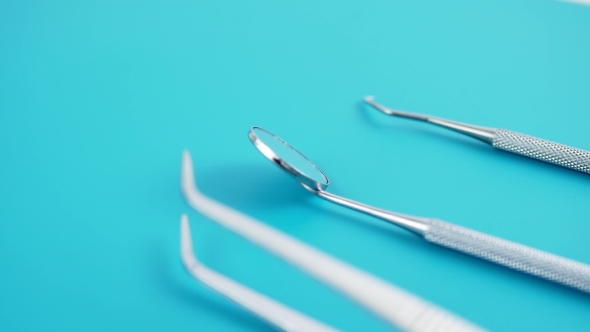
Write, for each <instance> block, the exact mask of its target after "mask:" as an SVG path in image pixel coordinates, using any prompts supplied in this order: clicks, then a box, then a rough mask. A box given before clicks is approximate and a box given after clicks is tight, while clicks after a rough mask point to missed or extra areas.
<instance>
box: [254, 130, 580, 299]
mask: <svg viewBox="0 0 590 332" xmlns="http://www.w3.org/2000/svg"><path fill="white" fill-rule="evenodd" d="M248 137H249V138H250V140H251V141H252V143H253V144H254V146H255V147H256V148H257V149H258V150H259V151H260V152H261V153H262V154H263V155H264V156H265V157H266V158H268V159H269V160H270V161H272V162H273V163H275V164H276V165H278V166H279V167H281V168H282V169H283V170H285V171H286V172H288V173H289V174H291V175H292V176H294V177H295V179H296V180H297V181H298V182H299V183H300V184H301V185H302V186H303V187H304V188H305V189H306V190H307V191H309V192H311V193H313V194H315V195H317V196H319V197H321V198H323V199H325V200H328V201H330V202H333V203H336V204H339V205H342V206H345V207H347V208H350V209H353V210H356V211H359V212H362V213H365V214H368V215H371V216H374V217H377V218H379V219H382V220H385V221H387V222H390V223H392V224H394V225H397V226H400V227H403V228H405V229H407V230H409V231H412V232H414V233H415V234H417V235H419V236H420V237H422V238H423V239H425V240H426V241H428V242H431V243H435V244H437V245H440V246H443V247H447V248H450V249H454V250H457V251H461V252H463V253H465V254H468V255H472V256H476V257H479V258H482V259H485V260H488V261H491V262H493V263H496V264H499V265H503V266H506V267H508V268H512V269H514V270H518V271H521V272H524V273H528V274H532V275H535V276H537V277H541V278H545V279H548V280H550V281H553V282H557V283H560V284H562V285H565V286H569V287H572V288H575V289H578V290H581V291H583V292H587V293H590V266H589V265H586V264H583V263H579V262H576V261H573V260H570V259H567V258H563V257H559V256H556V255H553V254H549V253H546V252H543V251H540V250H537V249H533V248H530V247H526V246H523V245H520V244H516V243H513V242H510V241H506V240H503V239H500V238H497V237H493V236H491V235H487V234H483V233H480V232H477V231H474V230H471V229H467V228H464V227H461V226H458V225H454V224H451V223H447V222H444V221H441V220H436V219H429V218H420V217H414V216H408V215H404V214H400V213H396V212H392V211H386V210H382V209H378V208H375V207H372V206H369V205H366V204H362V203H359V202H355V201H353V200H350V199H347V198H344V197H340V196H337V195H334V194H332V193H329V192H327V191H325V189H326V188H327V187H328V185H329V184H330V181H329V180H328V177H327V176H326V175H324V173H322V171H320V169H319V168H318V167H317V166H316V165H315V164H314V163H312V162H311V161H310V160H309V159H308V158H307V157H305V156H304V155H303V154H302V153H301V152H299V151H297V150H296V149H295V148H294V147H292V146H291V145H289V144H288V143H287V142H285V141H284V140H282V139H281V138H279V137H278V136H276V135H274V134H273V133H271V132H269V131H268V130H265V129H262V128H260V127H252V128H251V129H250V132H249V133H248Z"/></svg>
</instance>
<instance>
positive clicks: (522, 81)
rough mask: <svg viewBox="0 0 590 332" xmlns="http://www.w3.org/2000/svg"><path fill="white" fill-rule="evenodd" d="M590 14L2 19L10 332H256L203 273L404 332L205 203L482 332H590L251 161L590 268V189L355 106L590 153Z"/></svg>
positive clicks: (408, 10) (250, 11)
mask: <svg viewBox="0 0 590 332" xmlns="http://www.w3.org/2000/svg"><path fill="white" fill-rule="evenodd" d="M589 32H590V7H584V6H581V5H574V4H568V3H561V2H549V1H542V0H538V1H514V0H494V1H468V0H464V1H457V0H452V1H444V2H441V1H418V2H411V3H408V2H407V1H369V2H366V1H365V2H357V3H354V2H347V3H344V2H342V1H331V2H326V1H324V2H322V3H321V4H318V3H317V2H316V1H297V2H286V1H255V2H228V1H199V2H195V1H147V2H144V1H135V2H132V1H98V2H84V1H83V2H80V1H69V2H67V1H51V2H40V1H38V2H32V1H3V2H2V3H1V4H0V152H1V157H0V158H1V159H0V330H2V331H38V330H53V331H68V330H76V331H79V330H96V331H105V330H119V331H128V330H166V331H173V330H187V331H188V330H195V331H236V330H240V331H265V330H271V329H270V328H269V327H268V326H267V325H266V324H264V323H263V322H261V321H259V320H258V319H256V318H254V317H252V316H250V315H249V314H247V313H246V312H244V311H242V310H241V309H239V308H237V307H235V306H234V305H233V304H231V303H229V302H227V301H226V300H224V299H223V298H220V297H218V296H217V295H216V294H214V293H212V292H210V291H209V290H208V289H206V288H204V287H203V286H202V285H200V284H199V283H197V282H195V281H193V280H192V279H191V278H190V277H189V276H188V275H187V273H185V271H184V270H183V268H182V267H181V264H180V259H179V250H178V245H179V219H180V215H181V213H184V212H188V214H189V217H190V219H191V225H192V228H193V232H194V240H195V242H196V244H195V251H196V253H197V255H198V256H199V257H200V258H201V260H202V261H203V262H205V263H206V264H208V265H209V266H210V267H212V268H214V269H216V270H218V271H220V272H222V273H224V274H226V275H228V276H230V277H231V278H234V279H235V280H237V281H239V282H242V283H244V284H246V285H248V286H250V287H252V288H254V289H256V290H259V291H261V292H263V293H265V294H267V295H269V296H271V297H273V298H276V299H278V300H280V301H282V302H284V303H286V304H288V305H290V306H292V307H294V308H296V309H298V310H301V311H302V312H304V313H307V314H309V315H311V316H313V317H316V318H317V319H320V320H322V321H324V322H326V323H328V324H331V325H333V326H334V327H337V328H340V329H343V330H347V331H387V330H388V329H389V326H388V325H387V324H386V323H384V322H383V321H381V320H380V319H378V318H376V317H374V316H373V315H372V314H370V313H369V312H367V311H365V310H363V309H362V308H360V307H359V306H357V305H356V304H355V303H353V302H351V301H349V300H348V299H346V298H344V297H343V296H341V295H339V294H338V293H336V292H334V291H332V290H331V289H329V288H327V287H325V286H324V285H323V284H321V283H319V282H317V281H315V280H314V279H312V278H311V277H309V276H307V275H305V274H303V273H301V272H299V271H298V270H296V269H295V268H293V267H291V266H290V265H287V264H286V263H284V262H282V261H280V260H279V259H277V258H275V257H273V256H271V255H270V254H268V253H266V252H264V251H263V250H261V249H259V248H257V247H255V246H254V245H252V244H250V243H248V242H247V241H245V240H242V239H241V238H239V237H238V236H236V235H234V234H232V233H230V232H229V231H227V230H225V229H223V228H221V227H219V226H217V225H216V224H214V223H213V222H211V221H210V220H207V219H206V218H204V217H202V216H200V215H199V214H197V213H196V212H194V211H192V210H191V209H190V208H189V207H188V205H187V204H186V203H185V202H184V199H183V198H182V196H181V195H180V192H179V170H180V157H181V151H182V149H183V148H187V149H189V150H190V151H191V152H192V155H193V160H194V162H195V173H196V179H197V182H198V184H199V186H200V188H201V189H202V190H203V191H204V192H205V193H206V194H207V195H210V196H211V197H213V198H215V199H218V200H219V201H221V202H223V203H225V204H227V205H229V206H231V207H234V208H237V209H239V210H241V211H243V212H245V213H247V214H249V215H252V216H254V217H256V218H258V219H260V220H262V221H264V222H266V223H268V224H270V225H272V226H274V227H276V228H278V229H280V230H282V231H285V232H287V233H289V234H291V235H293V236H294V237H296V238H298V239H301V240H302V241H304V242H306V243H309V244H311V245H314V246H316V247H318V248H320V249H322V250H324V251H326V252H328V253H330V254H332V255H334V256H336V257H339V258H341V259H342V260H344V261H346V262H349V263H351V264H354V265H356V266H358V267H360V268H362V269H364V270H366V271H369V272H370V273H372V274H374V275H377V276H379V277H381V278H383V279H385V280H387V281H389V282H391V283H394V284H396V285H398V286H400V287H403V288H405V289H407V290H409V291H411V292H414V293H415V294H418V295H420V296H422V297H424V298H425V299H428V300H430V301H432V302H434V303H437V304H439V305H441V306H443V307H445V308H447V309H449V310H451V311H453V312H455V313H457V314H459V315H461V316H463V317H465V318H467V319H470V320H471V321H473V322H475V323H477V324H479V325H481V326H483V327H486V328H489V329H491V330H503V331H525V330H526V331H557V330H562V331H563V330H569V331H574V330H578V331H588V330H590V297H589V296H588V295H584V294H582V293H579V292H576V291H573V290H570V289H567V288H565V287H561V286H557V285H554V284H551V283H549V282H545V281H541V280H538V279H535V278H533V277H529V276H525V275H523V274H520V273H517V272H512V271H510V270H507V269H505V268H502V267H498V266H495V265H492V264H490V263H487V262H483V261H480V260H477V259H474V258H470V257H467V256H465V255H462V254H459V253H455V252H452V251H450V250H446V249H441V248H439V247H436V246H434V245H430V244H428V243H426V242H424V241H421V240H420V239H419V238H417V237H414V236H413V235H411V234H409V233H407V232H404V231H403V230H400V229H396V228H393V227H388V226H387V225H384V224H382V223H380V222H379V221H377V220H373V219H371V218H369V217H366V216H361V215H359V214H356V213H354V212H352V211H345V210H344V209H343V208H339V207H337V206H334V205H330V204H329V203H327V202H321V201H319V199H317V198H314V197H311V196H309V195H308V194H307V193H306V192H305V191H304V190H303V189H301V188H300V187H299V186H298V185H297V184H296V183H295V182H293V180H292V179H290V178H289V177H288V176H286V175H284V174H282V173H281V171H280V170H279V169H278V168H276V167H275V166H273V165H272V164H271V163H269V162H268V161H267V160H265V159H264V158H263V157H262V156H261V155H260V154H259V153H258V152H257V151H256V150H255V149H254V148H253V147H252V146H251V144H250V143H249V141H248V139H247V137H246V134H247V131H248V129H249V127H250V126H252V125H258V126H262V127H264V128H266V129H268V130H271V131H273V132H275V133H276V134H277V135H279V136H281V137H282V138H284V139H285V140H287V141H288V142H289V143H291V144H292V145H294V146H295V147H297V148H298V149H299V150H300V151H302V152H303V153H304V154H306V155H307V156H308V157H309V158H311V159H312V160H313V161H314V162H315V163H316V164H317V165H318V166H319V167H320V168H321V169H322V170H323V171H324V172H325V173H326V174H327V175H328V176H329V177H330V180H331V181H332V183H333V184H332V185H331V187H330V189H331V191H332V192H334V193H336V194H341V195H343V196H347V197H350V198H353V199H357V200H360V201H362V202H366V203H370V204H373V205H375V206H379V207H383V208H387V209H392V210H395V211H398V212H401V213H407V214H414V215H420V216H428V217H436V218H439V219H442V220H446V221H450V222H453V223H456V224H459V225H462V226H466V227H470V228H473V229H476V230H479V231H483V232H487V233H490V234H493V235H497V236H501V237H504V238H507V239H510V240H514V241H518V242H520V243H523V244H527V245H531V246H534V247H536V248H539V249H543V250H547V251H549V252H552V253H556V254H560V255H563V256H566V257H569V258H573V259H576V260H579V261H582V262H585V263H590V243H589V241H588V239H589V234H590V222H589V220H588V218H589V217H588V216H589V215H590V204H589V202H590V177H589V176H588V175H584V174H581V173H576V172H574V171H569V170H565V169H561V168H558V167H555V166H551V165H546V164H543V163H540V162H536V161H533V160H529V159H525V158H521V157H518V156H514V155H510V154H508V153H503V152H499V151H495V150H493V149H492V148H489V147H486V146H484V145H482V144H480V143H478V142H477V141H474V140H470V139H468V138H464V137H461V136H458V135H455V134H453V133H449V132H446V131H443V130H439V129H436V128H433V127H428V126H425V125H423V124H420V123H411V122H408V121H405V120H402V119H394V118H387V117H385V116H382V115H380V114H377V113H375V112H374V111H371V110H369V109H366V108H362V107H360V106H359V101H360V99H361V98H362V97H363V96H365V95H366V94H374V95H375V96H376V97H377V100H378V101H380V102H383V103H384V104H386V105H389V106H391V107H396V108H400V109H405V110H409V111H414V112H421V113H430V114H434V115H438V116H441V117H446V118H450V119H454V120H458V121H464V122H468V123H473V124H479V125H486V126H491V127H503V128H506V129H511V130H515V131H520V132H523V133H526V134H529V135H534V136H538V137H541V138H545V139H550V140H554V141H557V142H560V143H563V144H569V145H572V146H575V147H578V148H582V149H588V150H590V132H589V123H590V112H589V110H590V93H589V91H590V61H589V59H590V39H589V38H588V34H589Z"/></svg>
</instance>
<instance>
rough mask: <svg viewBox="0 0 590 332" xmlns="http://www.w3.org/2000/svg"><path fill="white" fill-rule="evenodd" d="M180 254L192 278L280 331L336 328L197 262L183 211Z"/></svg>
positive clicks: (326, 331) (325, 331) (324, 331)
mask: <svg viewBox="0 0 590 332" xmlns="http://www.w3.org/2000/svg"><path fill="white" fill-rule="evenodd" d="M180 256H181V258H182V263H183V264H184V267H185V268H186V270H187V271H188V272H189V273H190V274H191V275H192V276H193V277H195V279H197V280H199V281H200V282H202V283H203V284H205V285H207V286H209V287H210V288H211V289H213V290H215V291H216V292H218V293H220V294H222V295H224V296H225V297H227V298H228V299H230V300H232V301H234V302H235V303H237V304H239V305H240V306H242V307H243V308H245V309H246V310H248V311H250V312H251V313H253V314H254V315H256V316H258V317H260V318H262V319H263V320H265V321H266V322H268V323H270V324H271V325H273V326H275V327H276V328H278V329H280V330H281V331H297V332H299V331H301V332H316V331H318V332H337V330H336V329H333V328H331V327H329V326H327V325H324V324H323V323H321V322H318V321H316V320H315V319H313V318H310V317H307V316H305V315H303V314H301V313H299V312H297V311H295V310H293V309H291V308H289V307H286V306H285V305H283V304H281V303H279V302H277V301H275V300H273V299H271V298H268V297H266V296H264V295H262V294H260V293H257V292H255V291H253V290H252V289H250V288H247V287H245V286H243V285H241V284H239V283H237V282H235V281H233V280H231V279H229V278H227V277H225V276H223V275H221V274H219V273H217V272H215V271H213V270H211V269H209V268H208V267H206V266H205V265H203V264H202V263H201V262H199V261H198V260H197V258H196V257H195V255H194V252H193V243H192V239H191V230H190V227H189V224H188V217H187V216H186V215H185V214H184V215H182V218H181V222H180Z"/></svg>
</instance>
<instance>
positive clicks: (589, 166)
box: [364, 97, 590, 174]
mask: <svg viewBox="0 0 590 332" xmlns="http://www.w3.org/2000/svg"><path fill="white" fill-rule="evenodd" d="M364 101H365V103H367V104H369V105H371V106H372V107H374V108H376V109H377V110H379V111H381V112H382V113H385V114H387V115H392V116H398V117H402V118H407V119H412V120H417V121H422V122H429V123H432V124H434V125H437V126H439V127H443V128H446V129H450V130H453V131H455V132H458V133H461V134H464V135H467V136H470V137H473V138H475V139H478V140H480V141H482V142H484V143H487V144H490V145H492V146H493V147H494V148H496V149H499V150H504V151H508V152H512V153H515V154H519V155H521V156H525V157H529V158H532V159H537V160H541V161H544V162H546V163H550V164H554V165H558V166H562V167H565V168H569V169H573V170H576V171H579V172H582V173H586V174H590V152H588V151H585V150H581V149H576V148H573V147H570V146H567V145H563V144H558V143H555V142H551V141H546V140H543V139H540V138H536V137H533V136H528V135H524V134H520V133H517V132H513V131H510V130H506V129H494V128H487V127H480V126H475V125H471V124H466V123H461V122H456V121H451V120H446V119H441V118H437V117H433V116H430V115H423V114H416V113H409V112H403V111H398V110H394V109H390V108H387V107H385V106H383V105H381V104H379V103H377V102H375V100H374V99H373V97H365V99H364Z"/></svg>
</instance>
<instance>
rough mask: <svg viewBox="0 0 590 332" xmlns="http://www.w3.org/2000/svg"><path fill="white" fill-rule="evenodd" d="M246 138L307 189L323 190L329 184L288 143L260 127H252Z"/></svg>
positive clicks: (315, 167) (322, 174) (320, 172)
mask: <svg viewBox="0 0 590 332" xmlns="http://www.w3.org/2000/svg"><path fill="white" fill-rule="evenodd" d="M248 137H249V138H250V140H251V141H252V143H253V144H254V146H255V147H256V148H257V149H258V151H260V152H261V153H262V154H263V155H264V156H265V157H266V158H268V159H269V160H270V161H272V162H273V163H275V164H277V165H278V166H279V167H281V168H282V169H283V170H285V171H287V172H288V173H289V174H291V175H292V176H294V177H295V179H297V181H299V183H301V184H304V185H306V186H307V187H309V188H312V189H317V190H323V189H325V188H326V187H328V185H329V184H330V180H328V177H327V176H326V175H324V173H322V171H321V170H320V169H319V168H318V167H317V166H316V165H315V164H314V163H312V162H311V160H309V159H307V157H305V156H304V155H303V154H302V153H301V152H299V151H297V150H296V149H295V148H294V147H292V146H291V145H289V143H287V142H285V141H283V140H282V139H281V138H279V137H278V136H276V135H274V134H273V133H271V132H270V131H268V130H265V129H262V128H260V127H252V128H251V129H250V133H249V134H248Z"/></svg>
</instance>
